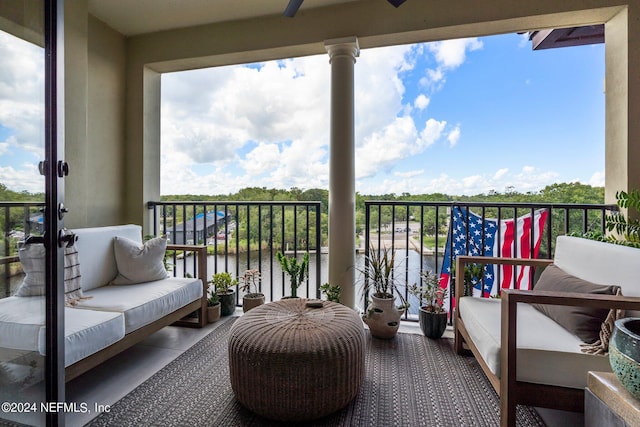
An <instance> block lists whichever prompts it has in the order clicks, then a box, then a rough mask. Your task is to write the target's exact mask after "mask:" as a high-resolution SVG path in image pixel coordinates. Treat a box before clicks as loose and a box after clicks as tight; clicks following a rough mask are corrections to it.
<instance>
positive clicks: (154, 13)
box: [88, 0, 604, 50]
mask: <svg viewBox="0 0 640 427" xmlns="http://www.w3.org/2000/svg"><path fill="white" fill-rule="evenodd" d="M356 1H361V2H382V3H386V4H387V5H388V6H389V8H391V9H392V8H393V6H391V5H390V4H389V3H388V0H304V2H303V3H302V6H301V7H300V9H299V11H298V14H300V15H304V12H305V11H308V10H310V9H315V8H322V7H327V6H334V5H337V4H344V3H351V2H356ZM421 1H422V0H421ZM288 3H289V0H88V8H89V13H91V14H92V15H93V16H95V17H96V18H98V19H100V20H101V21H103V22H104V23H106V24H107V25H109V26H110V27H111V28H113V29H115V30H116V31H118V32H119V33H121V34H123V35H125V36H127V37H131V36H136V35H139V34H145V33H153V32H158V31H164V30H172V29H176V28H185V27H192V26H197V25H205V24H211V23H219V22H225V21H236V20H244V19H251V18H256V17H260V16H282V13H283V11H284V10H285V8H286V7H287V4H288ZM282 19H295V18H285V17H283V18H282ZM530 40H531V42H532V48H533V49H534V50H538V49H549V48H555V47H565V46H576V45H581V44H591V43H602V42H604V26H603V25H596V26H585V27H577V28H576V27H574V28H564V29H549V30H543V31H534V32H532V33H530Z"/></svg>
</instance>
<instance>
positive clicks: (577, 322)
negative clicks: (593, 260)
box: [534, 264, 619, 344]
mask: <svg viewBox="0 0 640 427" xmlns="http://www.w3.org/2000/svg"><path fill="white" fill-rule="evenodd" d="M618 289H619V287H618V286H611V285H596V284H594V283H591V282H588V281H586V280H583V279H579V278H577V277H575V276H572V275H570V274H568V273H566V272H565V271H563V270H562V269H561V268H559V267H558V266H556V265H553V264H552V265H550V266H548V267H547V268H545V270H544V271H543V272H542V274H541V275H540V279H539V280H538V283H536V286H535V288H534V292H535V291H557V292H576V293H585V294H603V295H615V294H616V291H617V290H618ZM534 307H535V308H536V309H538V310H540V311H541V312H542V313H544V314H545V315H547V316H548V317H550V318H551V319H553V320H555V321H556V322H557V323H558V324H560V325H561V326H563V327H564V328H565V329H566V330H568V331H569V332H571V333H572V334H574V335H576V336H577V337H578V338H580V339H581V340H582V341H584V342H586V343H589V344H591V343H594V342H595V341H597V340H598V338H599V334H600V328H601V326H602V322H604V320H605V319H606V317H607V314H608V313H609V310H606V309H596V308H588V307H571V306H562V305H543V304H534Z"/></svg>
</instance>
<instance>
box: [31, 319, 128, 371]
mask: <svg viewBox="0 0 640 427" xmlns="http://www.w3.org/2000/svg"><path fill="white" fill-rule="evenodd" d="M64 317H65V325H64V353H65V354H64V366H69V365H72V364H74V363H75V362H77V361H78V360H80V359H84V358H85V357H87V356H90V355H91V354H93V353H95V352H97V351H100V350H102V349H103V348H106V347H108V346H110V345H111V344H113V343H115V342H117V341H119V340H121V339H122V338H123V337H124V316H123V315H122V313H113V312H108V311H92V310H78V309H75V308H65V309H64ZM45 334H46V327H44V326H43V327H42V328H40V337H39V351H40V354H42V355H45V354H46V337H45Z"/></svg>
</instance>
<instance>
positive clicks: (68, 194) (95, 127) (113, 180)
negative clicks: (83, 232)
mask: <svg viewBox="0 0 640 427" xmlns="http://www.w3.org/2000/svg"><path fill="white" fill-rule="evenodd" d="M77 7H78V3H74V5H73V8H69V7H68V8H67V10H66V15H67V18H66V20H65V30H66V29H67V28H68V27H69V21H70V20H71V19H73V18H71V17H70V15H71V14H74V11H75V10H77ZM70 9H71V10H70ZM82 19H83V22H84V23H85V24H84V25H85V28H86V37H85V39H84V40H75V41H74V40H71V41H69V38H68V36H67V34H68V31H67V32H66V33H65V36H67V43H68V44H69V43H71V46H70V49H73V48H75V49H77V50H78V53H77V54H74V58H73V59H69V58H67V60H66V68H67V69H66V71H65V73H66V75H67V80H66V84H67V87H66V95H67V96H66V99H67V102H66V109H65V110H66V111H65V113H66V120H65V123H66V128H67V129H66V132H65V135H66V141H65V153H66V158H67V161H68V162H69V166H70V170H71V172H70V174H69V177H67V179H66V180H65V199H66V204H67V206H68V208H69V214H68V215H67V217H66V218H65V226H67V227H91V226H101V225H111V224H118V223H122V222H123V221H124V212H125V208H124V203H125V202H124V194H125V192H126V188H127V185H128V181H127V179H126V170H125V166H124V165H125V146H124V145H125V87H126V84H125V64H126V40H125V38H124V37H123V36H122V35H120V34H119V33H117V32H115V31H114V30H112V29H111V28H109V27H108V26H106V25H105V24H104V23H102V22H101V21H99V20H97V19H95V18H93V17H90V16H89V18H88V19H87V14H86V13H85V14H84V16H83V17H82ZM82 52H84V54H82ZM74 106H75V108H74ZM83 126H84V128H83Z"/></svg>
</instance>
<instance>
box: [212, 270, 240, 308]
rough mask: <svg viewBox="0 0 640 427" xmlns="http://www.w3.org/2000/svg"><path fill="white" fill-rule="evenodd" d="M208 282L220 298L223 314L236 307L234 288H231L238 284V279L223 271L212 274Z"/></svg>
mask: <svg viewBox="0 0 640 427" xmlns="http://www.w3.org/2000/svg"><path fill="white" fill-rule="evenodd" d="M209 283H210V284H211V285H213V287H214V288H215V290H216V293H217V294H218V298H220V305H221V307H220V311H221V314H222V315H223V316H229V315H230V314H232V313H233V312H234V311H235V309H236V298H235V290H233V289H232V288H233V287H234V286H236V285H237V284H238V281H237V280H235V279H233V278H232V277H231V274H229V273H227V272H226V271H225V272H221V273H216V274H214V275H213V277H212V278H211V280H210V281H209Z"/></svg>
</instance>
